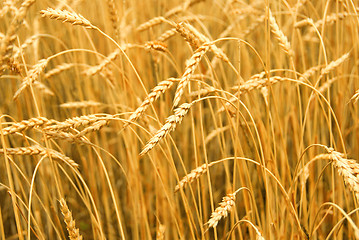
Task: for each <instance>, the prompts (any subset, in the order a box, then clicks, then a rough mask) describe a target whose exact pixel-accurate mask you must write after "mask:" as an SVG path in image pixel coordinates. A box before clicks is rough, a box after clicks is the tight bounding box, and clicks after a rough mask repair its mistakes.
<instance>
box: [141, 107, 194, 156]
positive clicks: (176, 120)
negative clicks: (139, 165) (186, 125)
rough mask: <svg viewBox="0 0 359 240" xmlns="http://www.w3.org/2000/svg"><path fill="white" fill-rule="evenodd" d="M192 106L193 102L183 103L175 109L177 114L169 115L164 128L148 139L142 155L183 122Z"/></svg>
mask: <svg viewBox="0 0 359 240" xmlns="http://www.w3.org/2000/svg"><path fill="white" fill-rule="evenodd" d="M191 106H192V104H191V103H183V104H182V105H181V106H179V107H178V108H176V109H175V114H174V115H171V116H169V117H168V118H167V119H166V122H165V124H164V125H163V126H162V128H161V129H160V130H159V131H158V132H157V133H156V134H155V135H154V136H153V137H152V138H151V139H150V140H149V141H148V143H147V144H146V146H145V147H144V148H143V150H142V151H141V153H140V155H141V156H143V155H145V154H146V153H148V152H149V151H150V150H151V149H152V148H154V146H156V145H157V143H158V142H159V141H161V139H163V138H164V137H166V136H167V134H168V133H169V132H171V131H173V130H175V128H176V126H177V124H180V123H181V122H182V119H183V117H184V116H185V115H186V114H187V112H188V110H189V109H190V107H191Z"/></svg>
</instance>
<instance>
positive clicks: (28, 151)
mask: <svg viewBox="0 0 359 240" xmlns="http://www.w3.org/2000/svg"><path fill="white" fill-rule="evenodd" d="M0 153H2V154H3V153H4V149H0ZM6 153H7V154H10V155H43V156H49V157H52V158H54V159H60V160H62V161H64V162H66V163H68V164H69V165H71V166H72V167H74V168H78V167H79V165H78V164H77V163H76V162H75V161H74V160H72V159H71V158H69V157H67V156H65V155H64V154H62V153H60V152H57V151H55V150H53V149H47V148H44V147H42V146H40V145H34V146H29V147H17V148H6Z"/></svg>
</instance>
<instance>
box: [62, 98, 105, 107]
mask: <svg viewBox="0 0 359 240" xmlns="http://www.w3.org/2000/svg"><path fill="white" fill-rule="evenodd" d="M101 105H102V103H99V102H95V101H91V100H90V101H81V102H67V103H62V104H60V107H61V108H88V107H98V106H101Z"/></svg>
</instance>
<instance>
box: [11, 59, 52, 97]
mask: <svg viewBox="0 0 359 240" xmlns="http://www.w3.org/2000/svg"><path fill="white" fill-rule="evenodd" d="M48 62H49V60H48V59H41V60H40V61H39V62H38V63H37V64H36V65H34V66H33V68H32V69H30V70H29V72H28V74H27V76H26V77H25V78H24V80H23V81H22V83H21V85H20V87H19V89H18V90H17V91H16V92H15V94H14V100H16V99H17V98H18V97H19V96H20V94H21V93H22V92H23V91H24V90H25V89H26V88H27V87H28V86H30V85H31V84H33V83H34V82H35V81H36V80H37V79H38V78H39V76H40V74H41V72H42V71H43V70H44V69H45V67H46V65H47V63H48Z"/></svg>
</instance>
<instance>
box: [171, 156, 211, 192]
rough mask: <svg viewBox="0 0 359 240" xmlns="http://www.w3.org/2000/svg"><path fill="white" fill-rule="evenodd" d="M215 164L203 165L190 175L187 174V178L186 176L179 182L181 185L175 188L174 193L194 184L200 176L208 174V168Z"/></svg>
mask: <svg viewBox="0 0 359 240" xmlns="http://www.w3.org/2000/svg"><path fill="white" fill-rule="evenodd" d="M212 165H213V164H211V163H210V164H207V163H205V164H203V165H201V166H199V167H197V168H195V169H193V170H192V171H191V172H190V173H189V174H187V175H186V176H184V177H183V178H182V179H181V181H179V183H178V184H177V185H176V187H175V191H174V192H178V191H179V190H180V189H183V188H185V186H186V185H187V184H190V183H192V182H193V181H194V180H196V179H198V178H199V177H200V176H202V175H203V174H205V173H206V172H207V168H209V167H210V166H212Z"/></svg>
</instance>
